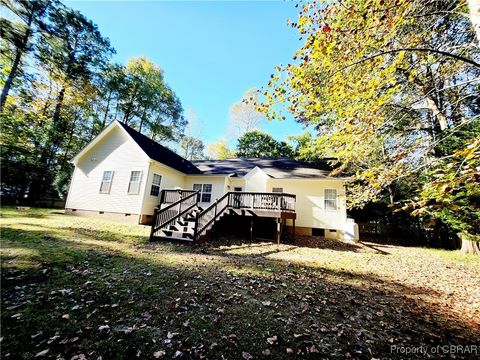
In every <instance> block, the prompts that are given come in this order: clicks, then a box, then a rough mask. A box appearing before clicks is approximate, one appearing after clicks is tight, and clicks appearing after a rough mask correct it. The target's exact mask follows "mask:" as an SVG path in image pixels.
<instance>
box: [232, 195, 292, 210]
mask: <svg viewBox="0 0 480 360" xmlns="http://www.w3.org/2000/svg"><path fill="white" fill-rule="evenodd" d="M295 198H296V196H295V195H292V194H285V193H257V192H243V191H242V192H230V193H229V206H231V207H232V208H235V209H255V210H271V211H281V212H294V211H295Z"/></svg>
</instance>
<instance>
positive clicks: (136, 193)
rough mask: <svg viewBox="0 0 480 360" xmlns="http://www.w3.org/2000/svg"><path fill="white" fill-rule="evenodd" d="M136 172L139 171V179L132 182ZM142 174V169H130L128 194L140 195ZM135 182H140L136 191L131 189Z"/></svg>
mask: <svg viewBox="0 0 480 360" xmlns="http://www.w3.org/2000/svg"><path fill="white" fill-rule="evenodd" d="M134 172H138V173H139V175H138V180H137V181H135V182H132V174H133V173H134ZM142 175H143V171H142V170H131V171H130V179H129V180H128V187H127V194H128V195H138V194H140V185H141V184H142ZM133 183H138V185H137V191H136V192H132V191H130V187H131V186H132V184H133Z"/></svg>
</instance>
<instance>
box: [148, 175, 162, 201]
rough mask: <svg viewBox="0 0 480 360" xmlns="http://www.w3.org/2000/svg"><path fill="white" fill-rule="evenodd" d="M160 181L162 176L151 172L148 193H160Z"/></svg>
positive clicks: (154, 194) (155, 194) (156, 194)
mask: <svg viewBox="0 0 480 360" xmlns="http://www.w3.org/2000/svg"><path fill="white" fill-rule="evenodd" d="M161 182H162V177H161V176H160V175H158V174H153V179H152V188H151V189H150V195H152V196H158V194H160V183H161Z"/></svg>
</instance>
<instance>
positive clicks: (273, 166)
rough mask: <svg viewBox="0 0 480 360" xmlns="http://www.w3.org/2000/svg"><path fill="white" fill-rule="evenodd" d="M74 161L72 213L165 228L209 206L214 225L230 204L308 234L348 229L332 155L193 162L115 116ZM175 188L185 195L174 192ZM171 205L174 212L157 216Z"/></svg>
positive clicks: (235, 209)
mask: <svg viewBox="0 0 480 360" xmlns="http://www.w3.org/2000/svg"><path fill="white" fill-rule="evenodd" d="M72 163H73V164H74V165H75V170H74V172H73V175H72V180H71V185H70V189H69V192H68V197H67V200H66V205H65V209H66V212H67V213H69V214H76V215H83V216H95V217H101V218H108V219H115V220H120V221H129V222H134V223H139V224H150V223H152V221H153V222H154V227H155V224H156V226H157V228H155V229H156V230H158V229H160V228H161V226H160V225H162V224H163V225H165V224H167V223H168V224H167V225H169V226H171V225H172V224H173V222H172V221H171V220H172V219H171V218H172V217H173V216H174V217H175V219H174V220H177V221H178V223H176V225H178V224H180V225H182V226H183V225H184V224H181V222H180V220H186V219H185V218H179V217H178V216H180V215H185V214H184V213H183V212H182V211H185V209H187V207H188V210H189V211H190V213H189V214H190V215H192V216H193V217H194V218H195V216H197V215H198V214H200V213H202V211H204V210H207V209H210V210H209V211H210V214H211V215H208V214H206V215H205V216H206V218H208V221H207V220H205V219H204V222H205V225H206V224H207V222H208V227H205V229H207V230H208V229H209V228H210V227H212V226H213V224H214V223H215V221H216V220H217V219H216V217H217V215H218V217H219V215H220V213H221V212H226V211H229V212H230V213H232V214H233V213H236V214H238V215H253V216H269V217H277V218H278V219H283V223H282V225H283V226H286V227H287V228H289V230H290V231H292V230H293V229H294V232H295V233H296V234H303V235H321V236H325V237H327V238H336V239H343V238H344V236H345V229H347V228H348V223H349V222H348V221H347V210H346V201H345V182H346V178H341V177H332V176H329V173H330V170H331V169H330V167H329V165H328V162H327V161H326V160H323V161H319V162H317V163H315V164H310V163H304V162H300V161H297V160H294V159H290V158H277V159H228V160H201V161H188V160H186V159H184V158H182V157H181V156H179V155H177V154H176V153H174V152H173V151H171V150H169V149H167V148H166V147H164V146H162V145H160V144H158V143H157V142H155V141H153V140H151V139H149V138H148V137H146V136H144V135H143V134H141V133H139V132H138V131H136V130H134V129H132V128H131V127H129V126H127V125H125V124H123V123H120V122H118V121H114V122H112V123H111V124H110V125H108V126H107V127H106V128H105V129H104V130H103V131H102V132H101V133H100V134H99V135H98V136H97V137H96V138H95V139H94V140H92V141H91V142H90V143H89V144H88V145H87V146H86V147H85V148H84V149H83V150H82V151H81V152H80V153H79V154H77V155H76V156H75V157H74V158H73V159H72ZM180 189H181V190H182V192H180ZM169 194H170V195H169ZM172 194H179V195H176V198H173V199H172V198H171V195H172ZM191 194H195V195H193V196H190V195H191ZM168 196H170V200H169V199H168ZM184 197H189V200H188V201H187V200H185V201H184V203H183V208H182V204H179V205H178V204H177V205H176V206H177V207H176V208H174V207H172V206H173V205H172V204H175V203H178V201H179V200H181V199H182V198H184ZM161 201H162V203H163V204H160V202H161ZM180 202H181V201H180ZM187 202H188V204H187ZM213 204H216V205H215V206H213ZM186 205H188V206H186ZM220 206H221V209H220ZM164 208H168V210H169V211H170V214H175V215H172V216H170V217H168V216H167V217H165V214H164V215H163V217H161V216H160V217H159V218H158V219H157V215H158V214H157V212H159V211H162V209H164ZM214 208H215V209H214ZM156 209H157V210H156ZM158 209H160V210H158ZM173 210H175V212H173ZM214 210H215V211H214ZM192 211H194V212H192ZM165 212H167V211H166V210H165V211H164V213H165ZM180 212H182V214H180ZM214 212H215V214H214ZM177 215H178V216H177ZM160 218H161V219H160ZM200 218H201V217H200ZM211 219H213V220H211ZM194 220H195V219H194ZM198 221H199V220H198V219H197V222H198ZM201 221H202V220H201V219H200V222H201ZM160 223H161V224H160ZM163 225H162V226H163ZM197 225H198V224H197ZM197 225H195V226H197ZM198 226H199V225H198ZM192 227H193V225H192ZM162 229H166V228H165V227H164V228H162ZM173 229H175V228H174V227H173ZM185 229H186V228H185ZM192 231H193V230H192ZM152 234H153V228H152ZM162 235H172V234H167V233H162Z"/></svg>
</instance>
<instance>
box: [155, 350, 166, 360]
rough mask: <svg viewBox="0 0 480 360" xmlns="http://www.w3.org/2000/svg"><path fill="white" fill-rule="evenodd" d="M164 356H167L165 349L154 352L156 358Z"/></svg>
mask: <svg viewBox="0 0 480 360" xmlns="http://www.w3.org/2000/svg"><path fill="white" fill-rule="evenodd" d="M162 356H165V351H163V350H160V351H155V352H154V353H153V357H154V358H155V359H158V358H161V357H162Z"/></svg>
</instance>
